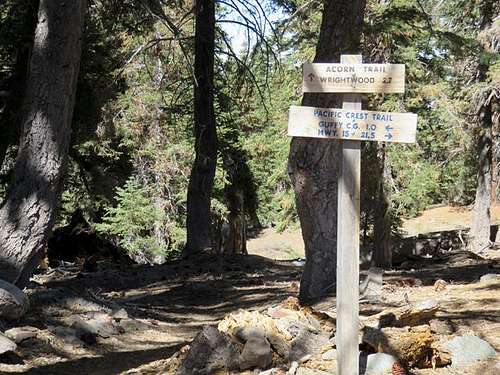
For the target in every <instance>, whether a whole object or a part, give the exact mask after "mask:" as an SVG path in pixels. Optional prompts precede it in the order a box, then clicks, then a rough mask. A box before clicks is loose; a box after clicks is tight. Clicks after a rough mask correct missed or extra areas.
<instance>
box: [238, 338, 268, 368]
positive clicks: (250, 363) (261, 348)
mask: <svg viewBox="0 0 500 375" xmlns="http://www.w3.org/2000/svg"><path fill="white" fill-rule="evenodd" d="M272 362H273V352H272V351H271V345H270V344H269V342H268V341H267V340H266V338H265V337H263V336H258V335H255V336H251V337H249V339H248V340H247V342H246V343H245V346H244V347H243V350H242V352H241V355H240V369H241V370H248V369H250V368H254V367H257V368H267V367H269V365H271V363H272Z"/></svg>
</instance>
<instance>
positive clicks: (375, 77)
mask: <svg viewBox="0 0 500 375" xmlns="http://www.w3.org/2000/svg"><path fill="white" fill-rule="evenodd" d="M344 56H357V55H344ZM303 73H304V74H303V81H302V88H303V91H304V92H345V93H371V92H385V93H403V92H404V91H405V66H404V64H361V63H357V64H351V63H346V62H343V61H341V63H340V64H324V63H322V64H304V67H303Z"/></svg>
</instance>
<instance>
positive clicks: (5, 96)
mask: <svg viewBox="0 0 500 375" xmlns="http://www.w3.org/2000/svg"><path fill="white" fill-rule="evenodd" d="M37 3H38V2H37V1H32V2H27V4H26V5H24V6H25V7H26V11H25V12H24V14H23V17H24V20H23V27H22V32H21V33H20V34H21V35H20V38H19V40H17V42H18V43H19V45H18V47H17V51H16V63H15V65H14V69H13V71H12V75H11V76H10V77H9V78H8V84H7V86H8V91H7V92H3V93H0V100H2V101H3V103H2V104H3V105H2V106H1V107H2V109H1V110H0V126H1V128H2V129H3V130H2V137H1V139H0V169H1V168H2V165H3V163H4V160H5V158H6V156H7V150H8V148H9V147H10V146H12V145H14V144H16V143H17V142H18V140H19V133H20V128H21V126H20V123H21V120H22V119H21V118H20V117H21V116H20V115H22V114H21V113H20V111H18V108H20V107H21V106H22V102H23V97H24V92H25V88H26V83H27V80H28V69H29V63H30V58H31V51H32V48H33V35H34V33H35V27H36V21H37V19H36V18H37V9H38V4H37Z"/></svg>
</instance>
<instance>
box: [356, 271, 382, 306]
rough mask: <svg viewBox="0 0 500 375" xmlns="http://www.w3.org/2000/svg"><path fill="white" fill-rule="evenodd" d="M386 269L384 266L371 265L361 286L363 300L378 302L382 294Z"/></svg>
mask: <svg viewBox="0 0 500 375" xmlns="http://www.w3.org/2000/svg"><path fill="white" fill-rule="evenodd" d="M383 274H384V270H383V269H382V268H377V267H371V268H370V269H369V270H368V275H367V276H366V278H365V279H364V280H363V282H362V283H361V285H360V286H359V292H360V298H361V299H362V300H366V301H370V302H376V301H380V298H381V296H382V278H383Z"/></svg>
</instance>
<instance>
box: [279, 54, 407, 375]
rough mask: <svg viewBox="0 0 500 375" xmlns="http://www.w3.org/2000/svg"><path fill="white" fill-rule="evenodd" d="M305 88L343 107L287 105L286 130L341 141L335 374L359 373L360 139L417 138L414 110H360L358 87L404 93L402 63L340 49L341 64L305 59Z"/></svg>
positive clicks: (298, 134)
mask: <svg viewBox="0 0 500 375" xmlns="http://www.w3.org/2000/svg"><path fill="white" fill-rule="evenodd" d="M303 73H304V74H303V78H302V80H303V90H304V92H337V93H345V94H344V95H343V102H342V109H335V108H314V107H295V106H292V107H291V108H290V117H289V120H288V135H290V136H292V137H314V138H333V139H338V142H341V143H340V144H341V147H342V152H341V153H340V155H339V157H340V165H341V169H340V173H339V180H338V197H337V198H338V211H337V285H336V293H337V294H336V297H337V298H336V305H337V331H336V339H337V340H336V341H337V348H338V355H337V374H338V375H358V374H359V360H358V359H359V347H358V333H359V223H360V179H361V176H360V174H361V173H360V171H361V142H360V141H385V142H408V143H410V142H415V133H416V127H417V115H416V114H413V113H389V112H376V111H363V110H362V109H361V95H360V94H361V93H371V92H383V93H403V92H404V88H405V84H404V81H405V67H404V65H401V64H362V58H361V55H341V57H340V64H325V63H321V64H305V65H304V68H303Z"/></svg>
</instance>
